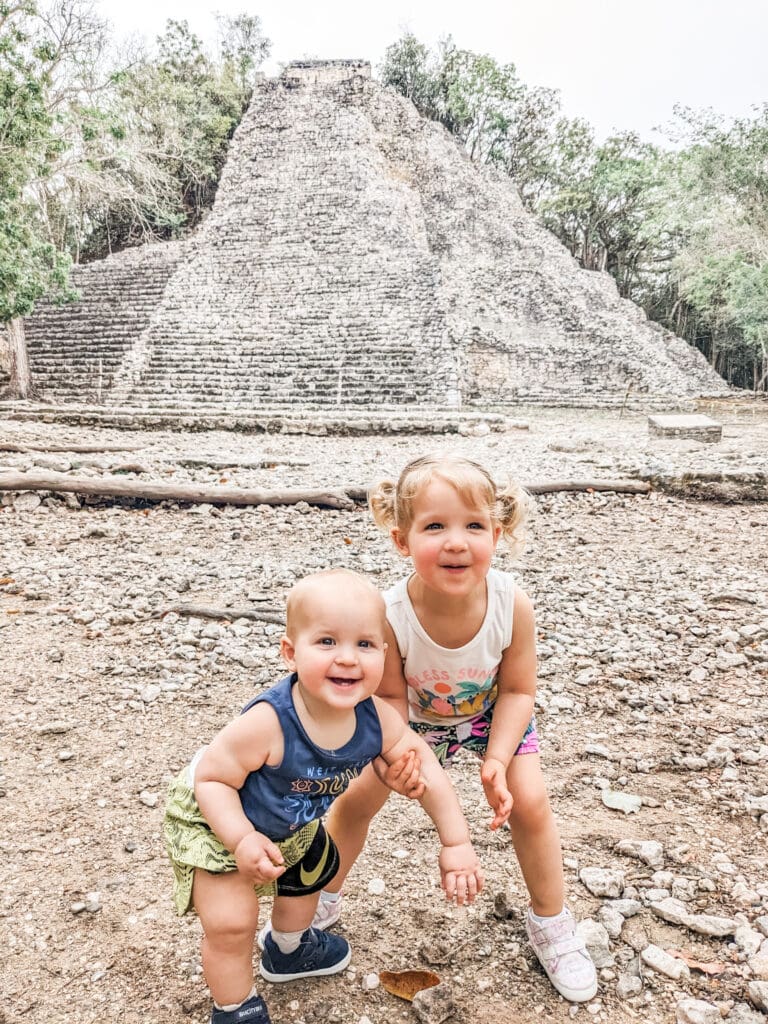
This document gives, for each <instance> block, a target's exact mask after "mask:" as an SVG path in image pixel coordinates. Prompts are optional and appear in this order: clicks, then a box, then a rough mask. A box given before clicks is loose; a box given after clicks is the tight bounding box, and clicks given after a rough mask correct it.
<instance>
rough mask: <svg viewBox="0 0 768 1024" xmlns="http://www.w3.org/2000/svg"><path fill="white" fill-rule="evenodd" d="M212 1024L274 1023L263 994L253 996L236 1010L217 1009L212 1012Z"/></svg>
mask: <svg viewBox="0 0 768 1024" xmlns="http://www.w3.org/2000/svg"><path fill="white" fill-rule="evenodd" d="M211 1024H272V1022H271V1021H270V1019H269V1014H268V1013H267V1007H266V1004H265V1002H264V1000H263V999H262V998H261V996H251V998H250V999H246V1001H245V1002H244V1003H242V1004H241V1005H240V1006H238V1008H237V1009H236V1010H217V1009H214V1011H213V1013H212V1014H211Z"/></svg>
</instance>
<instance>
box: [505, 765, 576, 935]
mask: <svg viewBox="0 0 768 1024" xmlns="http://www.w3.org/2000/svg"><path fill="white" fill-rule="evenodd" d="M507 785H508V786H509V791H510V793H511V794H512V798H513V800H514V804H513V807H512V813H511V814H510V816H509V828H510V832H511V833H512V842H513V844H514V847H515V853H516V854H517V859H518V861H519V862H520V869H521V870H522V872H523V878H524V879H525V884H526V885H527V887H528V892H529V893H530V897H531V906H532V907H533V911H534V913H535V914H539V915H541V916H542V917H548V916H550V915H553V914H559V913H560V911H561V910H562V909H563V901H564V899H565V888H564V882H563V854H562V850H561V847H560V834H559V832H558V830H557V823H556V822H555V817H554V815H553V814H552V809H551V807H550V806H549V798H548V796H547V789H546V786H545V784H544V776H543V774H542V771H541V759H540V757H539V755H538V754H518V755H517V756H515V757H513V758H512V761H511V763H510V766H509V768H508V770H507Z"/></svg>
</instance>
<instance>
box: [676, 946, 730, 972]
mask: <svg viewBox="0 0 768 1024" xmlns="http://www.w3.org/2000/svg"><path fill="white" fill-rule="evenodd" d="M667 952H668V953H669V955H670V956H674V957H676V958H677V959H678V960H682V961H683V963H685V964H688V966H689V967H692V968H693V969H694V970H695V971H701V972H702V974H722V973H723V971H724V970H725V964H723V963H720V961H719V960H710V961H708V962H707V963H703V962H702V961H701V960H697V959H696V958H695V957H693V956H691V954H690V953H686V951H685V950H684V949H668V950H667Z"/></svg>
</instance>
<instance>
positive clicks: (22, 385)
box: [5, 317, 34, 398]
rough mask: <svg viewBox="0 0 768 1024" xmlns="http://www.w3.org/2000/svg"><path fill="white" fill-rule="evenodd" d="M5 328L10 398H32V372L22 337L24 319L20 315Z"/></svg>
mask: <svg viewBox="0 0 768 1024" xmlns="http://www.w3.org/2000/svg"><path fill="white" fill-rule="evenodd" d="M5 329H6V331H7V332H8V351H9V353H10V357H11V367H10V374H11V379H10V382H9V384H8V390H9V393H10V396H11V398H33V397H34V388H33V386H32V374H31V372H30V369H29V357H28V355H27V342H26V338H25V337H24V321H23V319H22V318H21V317H16V318H15V319H14V320H10V321H9V322H8V323H7V324H6V325H5Z"/></svg>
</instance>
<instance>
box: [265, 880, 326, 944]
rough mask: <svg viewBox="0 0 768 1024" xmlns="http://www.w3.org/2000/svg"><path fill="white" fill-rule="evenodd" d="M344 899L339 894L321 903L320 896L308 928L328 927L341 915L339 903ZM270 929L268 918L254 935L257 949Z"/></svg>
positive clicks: (320, 928) (321, 928) (319, 928)
mask: <svg viewBox="0 0 768 1024" xmlns="http://www.w3.org/2000/svg"><path fill="white" fill-rule="evenodd" d="M343 901H344V897H343V896H342V895H341V893H340V894H339V898H338V899H337V900H334V902H333V903H323V900H322V897H321V898H320V900H318V903H317V910H316V911H315V916H314V917H313V918H312V923H311V925H310V928H317V929H318V930H319V931H321V932H324V931H325V929H326V928H330V927H331V925H332V924H336V922H337V921H338V920H339V918H340V917H341V904H342V903H343ZM271 931H272V921H271V920H269V921H267V923H266V924H265V925H264V927H263V928H262V929H261V930H260V931H259V934H258V935H257V936H256V941H257V942H258V944H259V949H264V939H265V938H266V937H267V935H268V934H269V933H270V932H271Z"/></svg>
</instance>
